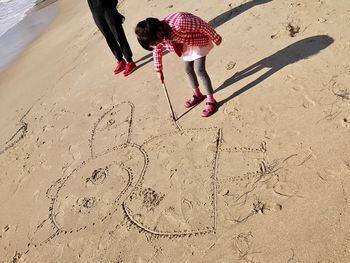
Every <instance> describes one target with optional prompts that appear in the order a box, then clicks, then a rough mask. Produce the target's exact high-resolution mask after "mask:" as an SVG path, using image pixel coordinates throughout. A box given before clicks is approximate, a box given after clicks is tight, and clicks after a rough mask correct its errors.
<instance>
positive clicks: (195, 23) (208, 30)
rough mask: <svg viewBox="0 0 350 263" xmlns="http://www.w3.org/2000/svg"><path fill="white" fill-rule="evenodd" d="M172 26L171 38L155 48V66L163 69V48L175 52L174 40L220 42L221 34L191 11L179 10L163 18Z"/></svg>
mask: <svg viewBox="0 0 350 263" xmlns="http://www.w3.org/2000/svg"><path fill="white" fill-rule="evenodd" d="M162 21H165V22H166V23H167V24H168V25H169V26H170V28H171V40H168V39H164V40H163V41H162V43H159V44H158V45H157V46H156V47H155V48H154V49H153V60H154V68H155V70H156V71H157V72H159V71H161V70H162V68H163V65H162V54H163V48H164V47H165V49H167V50H168V51H170V52H175V49H174V45H173V42H176V43H181V44H187V45H189V46H200V47H202V46H206V45H208V44H209V43H210V41H212V42H214V43H215V44H218V42H219V41H220V40H221V36H220V35H219V34H218V33H216V31H215V30H214V29H213V28H212V27H211V26H210V25H209V24H208V23H207V22H205V21H204V20H202V19H201V18H199V17H198V16H195V15H193V14H190V13H185V12H177V13H172V14H169V15H167V16H166V17H164V18H163V19H162Z"/></svg>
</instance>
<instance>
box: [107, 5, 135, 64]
mask: <svg viewBox="0 0 350 263" xmlns="http://www.w3.org/2000/svg"><path fill="white" fill-rule="evenodd" d="M105 18H106V21H107V23H108V25H109V28H110V30H111V32H112V33H113V35H114V38H115V39H116V41H117V42H118V44H119V47H120V49H121V52H122V54H123V55H124V57H125V59H126V60H127V61H132V51H131V49H130V46H129V43H128V40H127V39H126V35H125V32H124V29H123V25H122V21H121V18H120V16H119V14H118V12H117V11H116V10H108V11H106V12H105Z"/></svg>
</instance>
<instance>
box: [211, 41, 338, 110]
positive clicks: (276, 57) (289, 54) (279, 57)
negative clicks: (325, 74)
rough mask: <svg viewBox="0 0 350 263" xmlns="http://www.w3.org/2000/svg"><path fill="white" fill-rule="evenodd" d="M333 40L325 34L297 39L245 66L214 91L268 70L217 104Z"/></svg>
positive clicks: (322, 47) (319, 49) (312, 53)
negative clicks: (267, 69)
mask: <svg viewBox="0 0 350 263" xmlns="http://www.w3.org/2000/svg"><path fill="white" fill-rule="evenodd" d="M333 42H334V39H333V38H331V37H329V36H327V35H317V36H312V37H308V38H305V39H302V40H299V41H297V42H295V43H293V44H291V45H289V46H287V47H286V48H284V49H281V50H279V51H278V52H276V53H275V54H273V55H271V56H269V57H266V58H264V59H262V60H260V61H258V62H256V63H255V64H253V65H251V66H249V67H247V68H246V69H244V70H242V71H239V72H236V73H235V74H234V75H233V76H231V77H230V78H228V79H227V80H225V81H224V82H223V83H222V84H221V85H220V86H219V87H218V88H217V89H216V90H215V93H216V92H218V91H220V90H222V89H224V88H226V87H228V86H230V85H232V84H234V83H235V82H237V81H239V80H242V79H244V78H246V77H248V76H250V75H252V74H255V73H257V72H258V71H260V70H262V69H264V68H270V70H269V71H267V72H266V73H264V74H262V75H261V76H260V77H258V78H257V79H256V80H254V81H252V82H250V83H249V84H247V85H245V86H244V87H242V88H241V89H239V90H237V91H235V92H234V93H233V94H231V95H230V96H229V97H227V98H226V99H224V100H222V101H220V102H219V106H222V105H223V104H225V103H226V102H227V101H229V100H231V99H233V98H234V97H236V96H238V95H240V94H242V93H243V92H246V91H247V90H249V89H251V88H253V87H254V86H256V85H257V84H259V83H260V82H262V81H263V80H265V79H267V78H268V77H270V76H271V75H272V74H274V73H276V72H277V71H279V70H280V69H282V68H284V67H285V66H287V65H290V64H293V63H295V62H297V61H299V60H302V59H307V58H310V57H311V56H313V55H315V54H317V53H318V52H320V51H321V50H323V49H325V48H327V47H328V46H329V45H331V44H332V43H333Z"/></svg>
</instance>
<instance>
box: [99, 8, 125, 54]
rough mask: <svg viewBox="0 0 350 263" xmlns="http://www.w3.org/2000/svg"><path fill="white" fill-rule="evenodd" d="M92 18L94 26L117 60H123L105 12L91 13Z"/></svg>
mask: <svg viewBox="0 0 350 263" xmlns="http://www.w3.org/2000/svg"><path fill="white" fill-rule="evenodd" d="M92 16H93V18H94V20H95V24H96V25H97V27H98V29H99V30H100V31H101V33H102V34H103V36H104V37H105V39H106V42H107V44H108V46H109V48H110V49H111V51H112V53H113V55H114V56H115V58H116V59H117V60H122V59H123V53H122V51H121V49H120V46H119V44H118V42H117V40H116V38H115V36H114V35H115V34H114V33H113V32H112V30H111V29H110V23H109V22H108V21H107V19H106V15H105V12H93V13H92Z"/></svg>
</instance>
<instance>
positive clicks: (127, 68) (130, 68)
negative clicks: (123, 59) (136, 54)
mask: <svg viewBox="0 0 350 263" xmlns="http://www.w3.org/2000/svg"><path fill="white" fill-rule="evenodd" d="M135 69H136V64H135V62H133V61H131V62H127V63H126V66H125V70H124V77H126V76H128V75H129V74H130V73H131V72H133V71H134V70H135Z"/></svg>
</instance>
